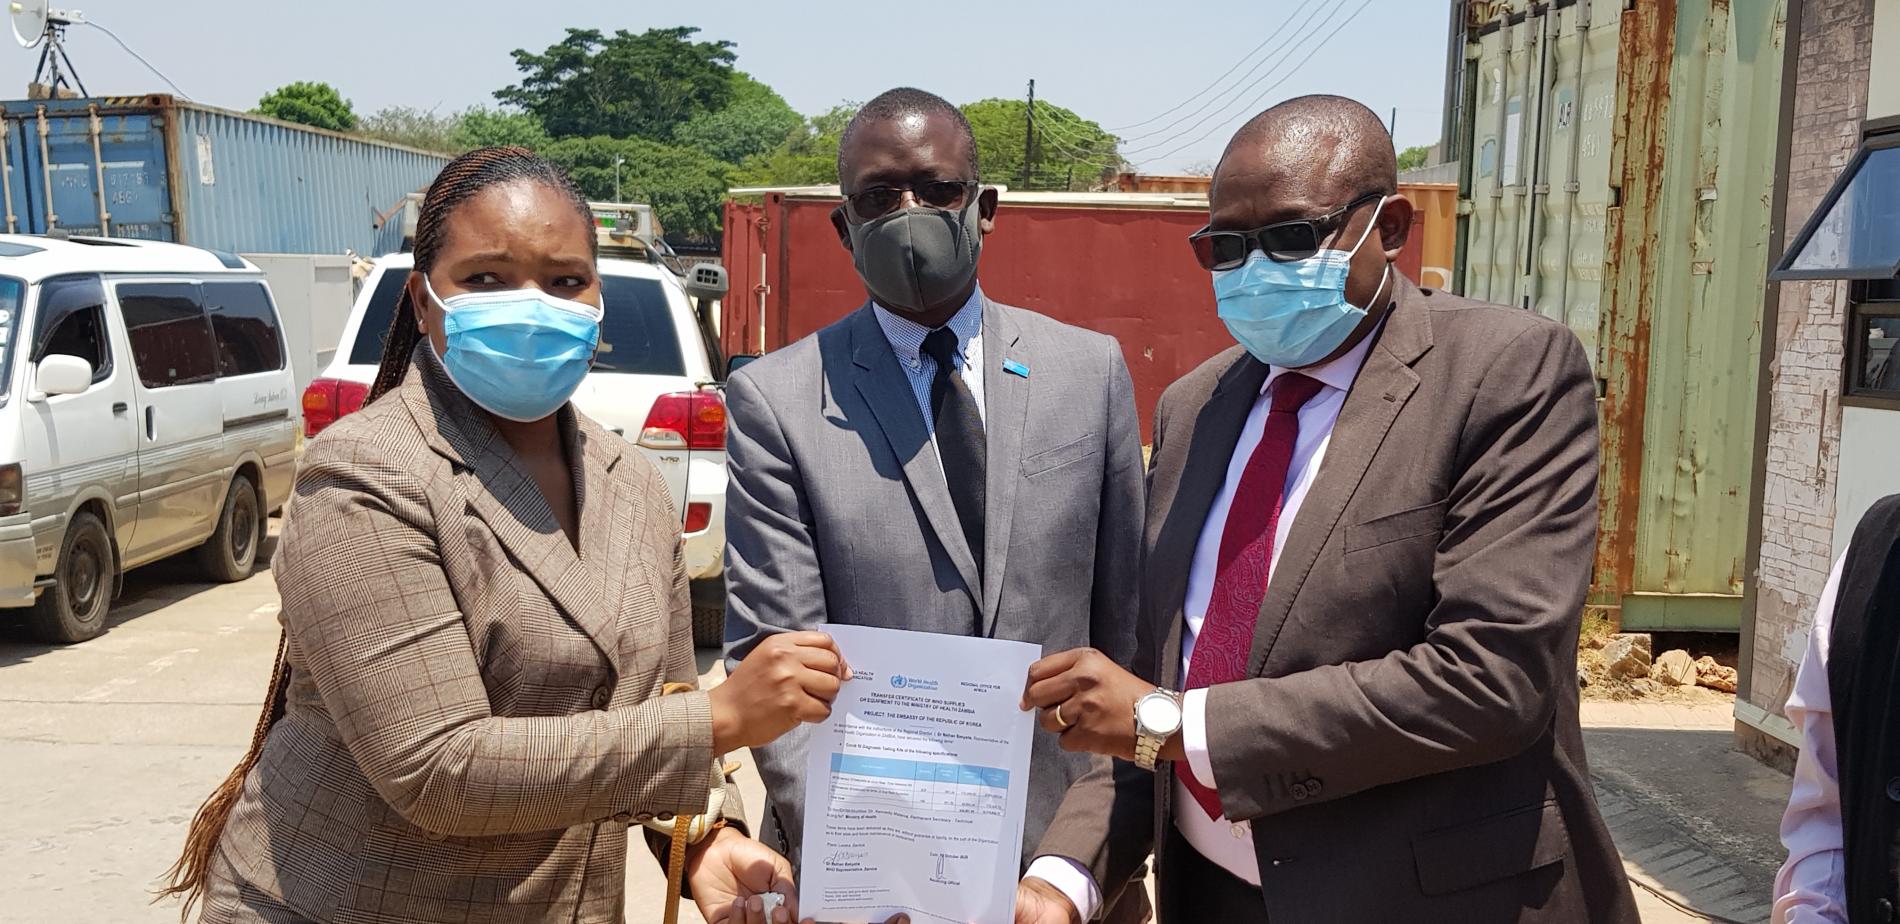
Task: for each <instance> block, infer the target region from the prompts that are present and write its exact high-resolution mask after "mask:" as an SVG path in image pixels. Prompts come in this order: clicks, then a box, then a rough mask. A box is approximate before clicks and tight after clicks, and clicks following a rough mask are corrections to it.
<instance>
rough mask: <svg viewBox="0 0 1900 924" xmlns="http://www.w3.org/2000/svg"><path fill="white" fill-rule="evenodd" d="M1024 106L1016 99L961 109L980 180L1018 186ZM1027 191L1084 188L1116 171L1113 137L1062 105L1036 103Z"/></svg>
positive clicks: (1024, 129) (1025, 117)
mask: <svg viewBox="0 0 1900 924" xmlns="http://www.w3.org/2000/svg"><path fill="white" fill-rule="evenodd" d="M1028 114H1029V104H1028V103H1027V102H1026V101H1024V100H1020V99H986V100H979V101H977V102H974V103H971V104H969V105H967V106H964V107H963V115H964V116H965V117H966V118H968V119H969V120H970V128H971V130H972V131H974V132H975V134H976V152H977V158H978V159H979V160H980V161H981V163H982V167H983V179H984V180H985V181H987V182H990V183H1001V184H1005V185H1009V186H1018V187H1020V186H1023V138H1024V136H1025V135H1026V134H1027V133H1028V125H1027V122H1028ZM1030 156H1031V159H1032V163H1033V169H1032V170H1031V171H1030V175H1029V182H1028V184H1027V188H1028V189H1059V190H1071V189H1075V190H1085V189H1092V188H1095V187H1098V186H1100V185H1102V183H1103V182H1104V181H1105V180H1106V179H1108V178H1110V177H1112V176H1114V174H1116V173H1117V172H1119V171H1120V170H1121V166H1122V158H1121V154H1120V152H1119V150H1118V147H1117V139H1116V138H1115V137H1114V136H1113V135H1110V134H1108V133H1107V132H1105V131H1103V130H1102V127H1101V126H1100V125H1098V124H1096V123H1094V122H1091V121H1088V120H1086V119H1083V118H1082V117H1081V116H1078V115H1076V114H1075V113H1074V112H1071V111H1070V110H1067V109H1064V108H1062V107H1061V106H1054V105H1050V104H1049V103H1045V102H1043V101H1041V100H1037V101H1036V138H1035V146H1034V147H1033V149H1032V150H1031V154H1030Z"/></svg>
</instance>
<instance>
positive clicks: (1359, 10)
mask: <svg viewBox="0 0 1900 924" xmlns="http://www.w3.org/2000/svg"><path fill="white" fill-rule="evenodd" d="M1371 5H1372V0H1364V2H1362V3H1360V4H1359V6H1358V8H1357V9H1355V10H1353V11H1352V15H1350V16H1347V17H1346V18H1345V19H1344V20H1341V21H1340V23H1339V25H1337V26H1335V27H1334V28H1333V31H1331V32H1329V33H1327V34H1326V37H1325V38H1323V39H1321V40H1320V41H1319V42H1318V43H1317V44H1315V45H1314V46H1313V49H1312V50H1311V51H1309V52H1307V53H1306V57H1304V58H1301V59H1300V62H1299V63H1298V64H1296V65H1294V66H1293V70H1291V71H1289V72H1287V75H1286V76H1285V77H1281V78H1280V79H1279V80H1276V81H1274V82H1273V83H1272V84H1271V85H1269V86H1268V87H1267V88H1266V89H1264V90H1261V91H1260V94H1259V95H1258V96H1255V97H1254V98H1253V99H1251V100H1248V101H1247V104H1246V106H1244V107H1242V109H1241V111H1242V112H1246V111H1249V110H1252V109H1253V108H1254V107H1255V106H1258V105H1259V104H1260V101H1261V100H1263V99H1266V98H1267V94H1269V93H1272V92H1273V91H1274V90H1276V89H1278V88H1279V87H1280V85H1281V84H1283V83H1286V82H1287V81H1288V80H1291V79H1293V75H1294V74H1297V73H1299V72H1300V68H1302V67H1305V66H1306V63H1307V62H1308V61H1311V60H1312V59H1313V56H1314V55H1316V54H1319V52H1320V50H1321V49H1323V48H1325V47H1326V46H1327V45H1328V44H1329V43H1331V42H1332V40H1333V39H1334V38H1335V37H1337V36H1338V35H1339V33H1340V32H1341V31H1343V30H1344V29H1345V28H1346V27H1347V26H1349V25H1351V24H1352V21H1353V20H1355V19H1358V18H1359V14H1360V13H1363V12H1365V11H1366V7H1368V6H1371ZM1231 118H1232V117H1231V116H1230V117H1229V119H1230V120H1231ZM1225 124H1226V123H1225V122H1222V123H1216V124H1215V126H1214V127H1213V128H1210V129H1208V130H1207V131H1206V132H1204V133H1203V134H1202V135H1201V136H1200V137H1198V138H1195V139H1194V140H1192V141H1189V142H1188V143H1186V144H1183V145H1181V146H1180V147H1177V148H1175V149H1173V150H1171V151H1168V152H1167V153H1165V154H1156V155H1153V156H1151V157H1144V158H1142V159H1141V161H1140V162H1141V163H1152V162H1154V161H1157V160H1162V159H1165V158H1169V157H1173V156H1174V155H1176V154H1179V153H1181V152H1182V151H1185V150H1187V149H1188V148H1191V147H1193V146H1195V145H1197V144H1200V143H1201V142H1203V141H1206V140H1207V138H1208V136H1209V135H1212V134H1214V133H1215V132H1217V131H1220V129H1221V128H1222V126H1223V125H1225ZM1190 131H1191V129H1190Z"/></svg>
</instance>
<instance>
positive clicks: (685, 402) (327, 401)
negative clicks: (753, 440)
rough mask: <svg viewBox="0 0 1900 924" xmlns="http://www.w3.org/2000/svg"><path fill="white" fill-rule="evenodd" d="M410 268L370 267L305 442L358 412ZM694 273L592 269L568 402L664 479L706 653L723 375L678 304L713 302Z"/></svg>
mask: <svg viewBox="0 0 1900 924" xmlns="http://www.w3.org/2000/svg"><path fill="white" fill-rule="evenodd" d="M414 266H415V260H414V257H413V256H411V255H410V254H406V253H405V254H391V255H390V256H387V257H383V258H381V259H379V260H377V261H376V266H375V269H374V270H372V271H371V273H370V276H369V278H368V279H367V280H366V281H365V282H364V285H363V289H362V294H361V295H359V296H358V297H357V300H356V305H355V307H354V308H352V309H351V311H350V319H349V321H348V322H347V323H346V324H345V326H344V329H343V340H342V343H341V344H340V345H339V346H338V348H337V351H336V358H335V360H333V361H332V362H331V364H330V366H329V368H328V369H326V370H325V371H324V372H323V373H322V374H321V375H320V376H319V377H318V378H317V379H316V381H314V382H312V383H311V384H310V387H309V388H308V389H306V390H305V391H304V395H303V409H304V432H305V435H306V436H307V437H309V438H313V439H314V438H316V437H317V436H318V434H320V433H322V432H323V430H324V428H326V427H328V426H330V425H331V424H333V423H335V422H336V421H337V419H338V418H340V417H342V416H344V415H346V414H350V413H353V412H355V411H356V410H358V409H360V408H361V407H362V406H363V402H364V400H365V399H366V398H367V397H368V395H369V389H370V385H371V383H372V382H373V381H374V380H375V378H376V370H377V367H378V365H379V364H380V363H381V362H382V358H383V341H384V338H385V336H386V335H387V334H388V331H389V323H390V319H391V318H393V317H394V316H395V313H396V303H397V300H398V299H399V298H400V297H401V295H402V288H403V285H404V283H405V282H406V281H407V279H408V277H409V273H410V270H411V269H412V268H413V267H414ZM694 270H695V279H696V280H697V281H695V282H691V283H686V282H682V280H681V279H680V278H679V277H677V276H675V275H674V274H673V273H671V272H668V271H667V270H666V269H664V268H663V267H660V266H657V265H654V264H651V263H645V262H635V261H632V260H621V259H614V258H604V259H602V260H601V261H600V273H601V298H602V300H603V302H604V305H605V308H606V317H605V319H604V320H603V321H602V324H601V346H600V353H599V355H598V356H597V357H596V358H595V361H594V369H593V371H592V372H591V373H589V374H588V376H587V379H586V380H585V381H584V382H583V383H582V385H581V388H580V391H579V392H577V393H576V394H575V395H574V404H575V406H577V407H578V408H580V409H581V411H582V412H584V413H586V414H587V415H588V416H590V417H592V418H593V419H595V420H597V421H599V422H600V423H601V425H602V426H604V427H606V428H607V429H609V430H611V431H612V432H614V433H616V434H619V435H621V436H622V437H624V438H626V439H627V440H628V441H629V442H632V443H633V444H634V445H635V446H637V447H638V448H639V449H640V451H641V452H642V453H643V454H644V455H645V456H646V458H647V459H648V460H649V461H651V462H652V463H653V465H654V466H655V467H656V468H658V469H659V470H660V474H661V475H662V476H664V477H665V479H666V484H667V487H668V488H669V489H670V490H671V492H672V497H673V504H674V509H676V510H678V511H680V512H681V516H682V526H681V533H682V535H683V537H684V539H685V542H686V571H687V576H688V577H689V578H690V579H691V580H692V585H693V636H694V639H695V640H696V641H697V642H698V643H699V644H701V645H712V644H717V643H718V642H719V641H720V640H721V639H722V637H723V635H724V631H725V583H724V573H725V566H724V561H725V544H726V529H725V509H726V404H725V396H724V393H723V391H722V389H721V385H720V383H721V382H722V381H723V379H724V377H725V371H726V370H725V362H724V360H723V358H722V357H721V355H720V353H719V346H718V342H717V341H716V340H715V339H712V338H709V337H707V336H705V335H704V334H703V333H702V326H701V324H700V322H699V317H700V315H699V314H697V313H696V312H695V310H694V307H693V305H692V304H691V302H690V301H689V299H688V296H689V294H690V295H691V296H692V297H693V298H696V299H702V300H711V299H715V298H718V297H719V296H720V295H723V294H724V292H725V274H724V271H723V270H719V269H718V267H704V266H701V267H695V268H694ZM706 270H712V271H713V272H711V273H705V271H706Z"/></svg>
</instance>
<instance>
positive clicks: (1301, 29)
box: [1123, 0, 1346, 145]
mask: <svg viewBox="0 0 1900 924" xmlns="http://www.w3.org/2000/svg"><path fill="white" fill-rule="evenodd" d="M1345 5H1346V0H1334V2H1333V5H1332V7H1331V8H1330V9H1328V10H1327V12H1326V19H1327V20H1328V21H1330V20H1331V19H1332V17H1333V16H1334V14H1336V13H1338V12H1339V11H1340V9H1341V8H1342V7H1344V6H1345ZM1320 10H1321V7H1320V6H1319V5H1318V4H1314V5H1313V6H1311V7H1309V8H1308V12H1307V14H1306V18H1305V19H1304V20H1301V22H1300V24H1299V25H1298V26H1295V27H1293V28H1292V29H1289V30H1287V31H1284V32H1282V33H1280V34H1279V36H1278V38H1279V40H1280V43H1279V44H1278V45H1276V46H1275V47H1274V49H1273V50H1272V51H1270V52H1268V53H1267V54H1266V55H1264V56H1263V57H1261V59H1260V60H1259V61H1256V62H1254V66H1253V67H1250V68H1248V69H1247V73H1245V74H1243V75H1241V78H1240V80H1238V81H1235V83H1234V85H1233V86H1231V87H1228V88H1227V89H1225V90H1222V91H1221V92H1220V93H1219V94H1217V95H1215V96H1213V97H1211V98H1209V99H1208V100H1207V101H1206V102H1204V103H1202V104H1201V105H1200V106H1198V107H1196V108H1195V110H1194V111H1193V112H1190V113H1187V114H1185V115H1183V116H1181V117H1179V118H1177V119H1175V120H1174V121H1172V122H1169V123H1168V124H1166V125H1163V126H1161V127H1160V128H1157V129H1154V130H1152V131H1147V132H1143V133H1141V134H1139V135H1130V136H1129V137H1127V138H1124V139H1123V141H1126V142H1134V141H1140V140H1142V139H1144V138H1153V137H1155V136H1157V135H1165V134H1167V133H1168V132H1170V131H1173V130H1174V128H1175V127H1176V126H1178V125H1180V124H1181V123H1183V122H1186V121H1187V120H1189V119H1192V118H1194V117H1195V116H1197V115H1200V114H1201V113H1203V112H1206V111H1207V109H1208V107H1209V106H1214V107H1216V111H1218V110H1219V109H1223V108H1226V106H1227V104H1228V103H1230V102H1232V101H1233V100H1234V99H1235V98H1237V97H1238V96H1239V95H1240V94H1241V93H1244V92H1246V90H1247V87H1248V81H1249V80H1250V79H1251V78H1252V77H1253V75H1254V74H1255V73H1257V72H1258V71H1259V70H1260V67H1261V65H1263V64H1266V63H1267V62H1268V61H1274V62H1275V63H1274V65H1273V67H1272V68H1269V69H1268V70H1267V75H1268V76H1271V75H1272V74H1273V73H1274V72H1275V71H1277V70H1279V68H1280V63H1281V62H1282V61H1284V58H1280V57H1279V56H1280V55H1281V53H1282V52H1284V51H1287V50H1288V47H1289V46H1290V45H1292V44H1293V43H1294V42H1295V41H1297V40H1298V39H1299V38H1301V37H1307V36H1311V35H1313V34H1314V33H1316V32H1318V31H1319V30H1320V29H1323V28H1325V24H1324V23H1321V24H1320V25H1319V26H1317V27H1313V26H1312V24H1313V20H1314V18H1315V17H1317V16H1318V15H1319V12H1320ZM1309 27H1310V28H1309ZM1276 59H1277V60H1276ZM1261 79H1262V80H1264V79H1266V78H1265V77H1262V78H1261ZM1193 130H1194V128H1193V127H1190V128H1187V129H1185V130H1184V131H1190V132H1191V131H1193ZM1174 137H1179V136H1178V135H1177V136H1174ZM1172 140H1173V138H1172V137H1171V138H1167V139H1164V140H1162V141H1160V142H1157V143H1156V144H1157V145H1162V144H1167V143H1169V142H1170V141H1172Z"/></svg>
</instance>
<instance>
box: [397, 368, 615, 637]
mask: <svg viewBox="0 0 1900 924" xmlns="http://www.w3.org/2000/svg"><path fill="white" fill-rule="evenodd" d="M414 362H415V372H413V373H411V375H410V378H409V380H408V382H407V383H406V384H405V385H404V386H403V390H404V398H405V400H406V402H407V403H408V406H409V410H410V414H411V415H412V416H413V417H414V418H415V420H416V423H417V425H418V426H420V427H421V428H422V429H423V431H424V432H425V433H430V434H433V438H432V439H431V442H432V443H434V444H436V445H437V446H438V448H439V449H446V450H447V452H446V454H447V455H448V456H449V458H450V459H452V460H454V461H457V462H459V463H460V465H459V467H458V468H459V470H458V474H457V479H456V482H457V483H456V487H457V490H458V492H459V493H460V494H461V495H462V497H463V499H464V500H466V501H467V503H468V506H469V509H471V510H473V511H474V512H475V515H476V516H478V517H480V518H481V520H482V522H483V523H486V524H488V528H489V529H490V530H491V531H492V532H493V533H494V534H495V537H496V538H497V539H498V540H500V542H501V544H502V545H503V546H504V547H505V548H506V549H507V550H508V553H509V554H510V555H512V556H513V557H514V558H515V560H516V561H518V562H520V563H521V565H522V567H523V569H525V570H526V571H527V572H528V575H529V576H530V577H531V578H533V579H534V582H535V583H536V584H538V585H540V587H541V589H542V590H544V591H545V592H546V593H547V594H548V596H550V597H552V598H553V599H554V602H555V603H556V604H557V605H559V607H560V609H561V610H562V612H564V613H566V614H567V617H568V618H569V619H571V620H573V621H574V624H575V625H576V626H578V627H580V629H581V631H582V632H584V633H586V634H587V636H588V638H590V639H592V640H593V642H594V644H595V646H596V647H598V648H599V649H600V651H601V654H602V655H604V656H605V657H606V658H607V659H608V662H609V663H614V664H617V663H619V660H620V659H619V631H618V622H617V616H618V614H616V613H610V612H609V611H608V608H607V606H606V600H605V597H604V596H603V590H604V587H603V586H602V580H601V578H600V573H599V571H598V570H597V568H596V567H595V566H594V565H592V564H590V562H589V561H587V560H586V559H585V558H584V557H583V556H582V555H577V554H575V552H574V546H573V545H572V544H571V543H569V542H568V539H567V534H566V533H564V532H562V530H561V528H560V525H559V524H558V523H557V522H555V519H554V511H553V510H552V509H551V508H550V507H549V506H548V504H547V500H546V498H544V497H542V496H541V489H540V486H538V485H536V484H535V482H534V478H533V477H532V476H531V475H529V474H528V473H527V471H526V470H525V469H524V468H522V466H521V465H520V463H519V460H518V459H517V458H516V456H515V452H514V449H513V448H512V447H510V446H509V445H508V442H507V441H506V440H504V439H502V438H501V434H499V433H497V432H496V431H495V428H494V426H493V425H492V424H490V423H489V422H488V421H487V420H486V419H484V418H483V417H482V416H481V414H480V412H478V411H477V410H476V409H475V407H474V405H472V404H470V403H469V402H468V401H467V399H465V398H463V397H462V396H461V393H460V392H459V391H457V390H456V389H455V385H454V383H453V382H451V381H449V378H448V376H447V374H445V373H443V372H442V371H441V368H440V366H439V365H437V363H436V360H435V357H434V355H433V354H430V353H428V352H427V351H426V350H422V349H419V350H418V352H417V355H416V357H415V360H414ZM430 380H433V381H430ZM425 383H426V384H425ZM563 413H564V414H568V415H571V414H572V413H573V411H572V410H571V409H570V410H567V411H564V412H563ZM562 427H563V429H564V431H566V432H567V433H568V434H574V433H575V432H576V424H575V422H574V421H572V420H566V421H563V423H562ZM588 442H589V440H588V439H587V438H585V437H577V440H576V445H575V446H574V459H575V468H576V469H577V471H576V477H577V493H576V498H575V499H576V501H577V503H578V505H579V507H580V510H581V517H582V521H581V522H582V528H581V535H582V537H583V538H582V542H583V552H584V553H585V552H588V551H593V549H594V548H599V549H600V552H601V553H602V554H604V552H605V547H604V546H601V545H600V543H602V542H604V541H605V537H604V535H597V537H596V538H594V539H593V540H591V542H590V540H589V539H588V538H587V536H588V534H589V533H590V532H595V533H597V534H599V533H605V532H606V530H604V529H599V527H600V523H599V518H600V517H601V516H602V515H604V514H605V513H606V511H605V510H599V511H594V512H593V519H594V522H592V523H590V522H589V512H590V508H596V507H604V506H605V502H606V501H607V500H608V498H604V497H603V498H598V499H593V498H589V497H588V496H587V494H588V484H589V482H593V483H595V484H605V483H606V480H607V479H606V467H605V465H604V464H603V463H604V460H605V459H606V458H607V456H606V455H605V454H604V453H608V452H609V451H608V450H601V449H593V450H591V451H592V452H594V453H595V458H594V459H593V460H591V464H590V460H589V459H588V453H589V452H590V449H589V447H588V446H587V443H588ZM616 458H617V457H616ZM596 466H599V467H596ZM590 526H591V527H595V529H590V528H589V527H590ZM590 546H591V547H590Z"/></svg>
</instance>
